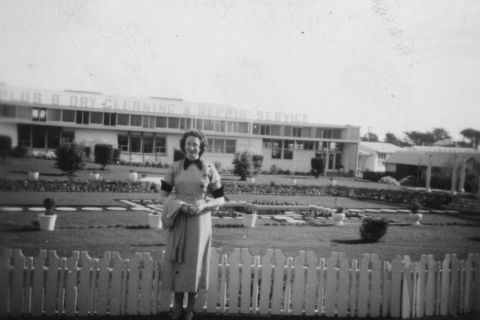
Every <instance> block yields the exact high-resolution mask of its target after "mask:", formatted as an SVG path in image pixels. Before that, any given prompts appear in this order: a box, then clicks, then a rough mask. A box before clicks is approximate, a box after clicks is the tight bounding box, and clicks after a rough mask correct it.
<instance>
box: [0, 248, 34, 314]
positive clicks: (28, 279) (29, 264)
mask: <svg viewBox="0 0 480 320" xmlns="http://www.w3.org/2000/svg"><path fill="white" fill-rule="evenodd" d="M33 270H34V269H33V257H27V261H26V265H25V289H24V290H23V301H24V304H23V314H24V315H25V314H30V312H31V307H32V277H33ZM0 288H2V287H1V286H0ZM6 289H7V290H8V287H7V288H6Z"/></svg>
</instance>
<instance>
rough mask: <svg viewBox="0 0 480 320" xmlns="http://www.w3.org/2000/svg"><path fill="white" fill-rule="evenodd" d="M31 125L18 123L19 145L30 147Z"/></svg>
mask: <svg viewBox="0 0 480 320" xmlns="http://www.w3.org/2000/svg"><path fill="white" fill-rule="evenodd" d="M30 130H31V129H30V126H27V125H24V124H19V125H18V145H19V146H25V147H30V133H31V132H30Z"/></svg>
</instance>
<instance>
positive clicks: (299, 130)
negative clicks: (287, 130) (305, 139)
mask: <svg viewBox="0 0 480 320" xmlns="http://www.w3.org/2000/svg"><path fill="white" fill-rule="evenodd" d="M292 136H293V137H301V136H302V128H298V127H293V128H292Z"/></svg>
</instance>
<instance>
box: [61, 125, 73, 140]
mask: <svg viewBox="0 0 480 320" xmlns="http://www.w3.org/2000/svg"><path fill="white" fill-rule="evenodd" d="M61 139H62V141H61V143H72V142H73V140H74V139H75V131H73V129H65V128H64V129H63V131H62V137H61Z"/></svg>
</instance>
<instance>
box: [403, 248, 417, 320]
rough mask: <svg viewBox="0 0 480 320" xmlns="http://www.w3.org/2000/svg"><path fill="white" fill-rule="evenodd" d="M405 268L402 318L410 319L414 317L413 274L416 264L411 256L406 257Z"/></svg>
mask: <svg viewBox="0 0 480 320" xmlns="http://www.w3.org/2000/svg"><path fill="white" fill-rule="evenodd" d="M403 260H404V263H405V268H404V271H403V286H402V318H403V319H408V318H410V317H411V315H412V296H413V283H412V282H413V281H412V273H413V268H414V264H413V263H412V261H411V260H410V257H409V256H404V258H403Z"/></svg>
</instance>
